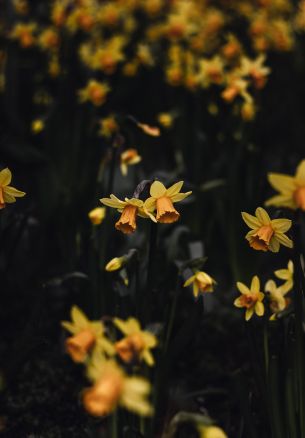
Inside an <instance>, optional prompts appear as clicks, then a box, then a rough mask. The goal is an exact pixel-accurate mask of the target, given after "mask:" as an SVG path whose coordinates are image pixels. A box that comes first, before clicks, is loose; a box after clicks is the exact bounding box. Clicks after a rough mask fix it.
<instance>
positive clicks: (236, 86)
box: [221, 73, 252, 103]
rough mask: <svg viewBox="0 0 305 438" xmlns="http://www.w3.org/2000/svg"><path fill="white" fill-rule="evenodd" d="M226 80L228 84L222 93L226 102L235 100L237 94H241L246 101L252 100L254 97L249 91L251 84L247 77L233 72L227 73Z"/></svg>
mask: <svg viewBox="0 0 305 438" xmlns="http://www.w3.org/2000/svg"><path fill="white" fill-rule="evenodd" d="M226 82H227V86H226V88H225V89H224V91H223V92H222V93H221V97H222V98H223V99H224V100H225V101H226V102H229V103H230V102H233V101H234V100H235V99H236V97H237V96H241V97H242V98H243V99H244V100H245V101H246V102H252V97H251V96H250V94H249V93H248V91H247V88H248V85H249V84H248V82H247V81H246V80H245V79H242V78H241V77H240V76H236V75H235V73H233V74H232V75H227V77H226Z"/></svg>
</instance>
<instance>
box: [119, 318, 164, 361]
mask: <svg viewBox="0 0 305 438" xmlns="http://www.w3.org/2000/svg"><path fill="white" fill-rule="evenodd" d="M113 322H114V325H115V326H116V327H117V328H118V329H119V330H120V331H121V332H122V333H123V334H124V335H125V338H123V339H122V340H120V341H118V342H116V343H115V349H116V351H117V353H118V355H119V356H120V358H121V359H122V360H123V361H124V362H127V363H129V362H133V361H134V360H136V359H137V360H144V362H146V363H147V365H149V366H153V365H154V363H155V361H154V358H153V355H152V353H151V351H150V350H151V349H152V348H154V347H156V345H157V338H156V337H155V336H154V335H153V334H152V333H150V332H148V331H143V330H141V326H140V323H139V322H138V321H137V320H136V319H135V318H128V319H127V321H123V320H122V319H119V318H114V320H113Z"/></svg>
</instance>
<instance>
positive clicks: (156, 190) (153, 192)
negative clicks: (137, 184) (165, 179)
mask: <svg viewBox="0 0 305 438" xmlns="http://www.w3.org/2000/svg"><path fill="white" fill-rule="evenodd" d="M165 193H166V188H165V186H164V184H162V182H161V181H154V182H153V183H152V185H151V187H150V196H152V197H153V198H160V197H161V196H164V195H165Z"/></svg>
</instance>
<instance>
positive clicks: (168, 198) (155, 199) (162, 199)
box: [144, 181, 192, 224]
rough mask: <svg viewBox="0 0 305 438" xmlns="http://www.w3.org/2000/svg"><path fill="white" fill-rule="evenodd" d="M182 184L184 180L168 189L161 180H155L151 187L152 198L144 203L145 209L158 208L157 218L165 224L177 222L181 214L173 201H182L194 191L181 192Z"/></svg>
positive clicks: (152, 209)
mask: <svg viewBox="0 0 305 438" xmlns="http://www.w3.org/2000/svg"><path fill="white" fill-rule="evenodd" d="M182 185H183V181H179V182H177V183H175V184H173V185H172V186H171V187H169V188H168V189H166V187H165V186H164V185H163V184H162V183H161V182H160V181H155V182H153V183H152V185H151V187H150V198H148V199H146V201H145V203H144V209H145V211H146V210H148V211H149V212H151V211H154V210H157V216H156V219H157V221H158V222H161V223H164V224H170V223H172V222H176V221H177V220H178V219H179V217H180V214H179V213H178V211H177V210H176V209H175V208H174V206H173V203H175V202H179V201H182V200H183V199H184V198H186V197H187V196H189V195H190V194H191V193H192V192H186V193H181V192H180V190H181V187H182Z"/></svg>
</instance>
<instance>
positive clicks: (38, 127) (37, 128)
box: [31, 119, 44, 134]
mask: <svg viewBox="0 0 305 438" xmlns="http://www.w3.org/2000/svg"><path fill="white" fill-rule="evenodd" d="M43 129H44V121H43V120H41V119H36V120H33V122H32V125H31V130H32V132H33V133H34V134H39V132H41V131H42V130H43Z"/></svg>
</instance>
